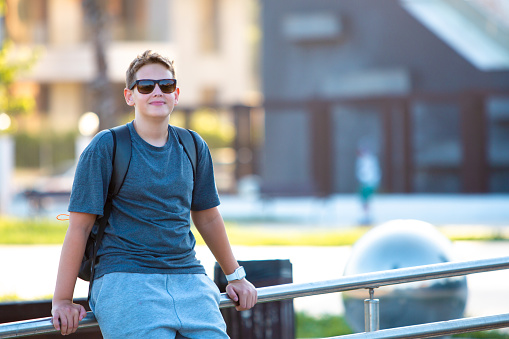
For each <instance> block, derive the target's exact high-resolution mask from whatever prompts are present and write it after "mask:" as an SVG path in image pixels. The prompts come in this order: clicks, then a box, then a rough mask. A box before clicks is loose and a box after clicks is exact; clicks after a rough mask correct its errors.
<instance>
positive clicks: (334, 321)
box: [295, 312, 509, 339]
mask: <svg viewBox="0 0 509 339" xmlns="http://www.w3.org/2000/svg"><path fill="white" fill-rule="evenodd" d="M295 332H296V338H302V339H304V338H326V337H333V336H340V335H345V334H351V333H353V332H352V329H351V328H350V326H348V323H347V322H346V320H345V318H344V317H343V316H339V315H330V314H325V315H321V316H311V315H309V314H307V313H305V312H296V313H295ZM452 337H453V338H486V339H509V334H507V333H504V332H502V331H482V332H470V333H463V334H456V335H453V336H452Z"/></svg>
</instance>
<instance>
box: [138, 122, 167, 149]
mask: <svg viewBox="0 0 509 339" xmlns="http://www.w3.org/2000/svg"><path fill="white" fill-rule="evenodd" d="M133 126H134V129H135V130H136V133H138V135H139V136H140V137H141V138H142V139H143V140H145V141H146V142H148V143H149V144H151V145H152V146H156V147H161V146H164V145H165V144H166V142H167V141H168V121H162V122H161V121H157V122H156V121H146V120H143V119H137V118H135V119H134V120H133Z"/></svg>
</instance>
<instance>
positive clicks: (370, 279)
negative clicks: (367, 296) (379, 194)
mask: <svg viewBox="0 0 509 339" xmlns="http://www.w3.org/2000/svg"><path fill="white" fill-rule="evenodd" d="M502 269H509V257H501V258H491V259H481V260H473V261H463V262H447V263H441V264H431V265H422V266H415V267H408V268H400V269H394V270H388V271H378V272H371V273H364V274H358V275H351V276H344V277H341V278H339V279H334V280H327V281H319V282H310V283H301V284H284V285H276V286H269V287H262V288H258V289H257V291H258V302H260V303H264V302H269V301H277V300H285V299H292V298H298V297H304V296H311V295H318V294H327V293H334V292H343V291H350V290H356V289H363V288H377V287H381V286H387V285H396V284H401V283H408V282H414V281H421V280H430V279H440V278H449V277H455V276H462V275H467V274H473V273H481V272H489V271H496V270H502ZM232 306H234V303H233V301H232V300H230V299H229V298H228V296H227V295H226V293H222V294H221V298H220V303H219V307H220V308H226V307H232ZM470 319H473V318H470ZM479 319H481V318H479ZM96 325H97V321H96V319H95V317H94V315H93V314H92V312H88V313H87V316H86V317H85V318H84V319H83V320H82V321H81V322H80V327H90V326H96ZM502 327H505V326H502ZM384 331H386V330H384ZM48 332H56V330H55V329H54V328H53V325H52V323H51V317H48V318H40V319H33V320H25V321H18V322H13V323H6V324H0V338H14V337H20V336H26V335H35V334H41V333H48ZM378 332H381V331H377V332H370V333H369V335H372V333H378ZM364 335H367V334H366V333H364ZM341 338H348V337H347V336H343V337H341ZM353 338H355V337H353ZM363 338H368V337H363ZM369 338H381V337H369ZM390 338H392V337H390ZM394 338H400V337H394ZM401 338H402V337H401Z"/></svg>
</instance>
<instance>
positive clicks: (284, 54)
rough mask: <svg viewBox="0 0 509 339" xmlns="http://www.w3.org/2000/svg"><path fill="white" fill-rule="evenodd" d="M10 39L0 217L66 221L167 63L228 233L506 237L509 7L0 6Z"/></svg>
mask: <svg viewBox="0 0 509 339" xmlns="http://www.w3.org/2000/svg"><path fill="white" fill-rule="evenodd" d="M0 43H1V49H0V215H14V216H17V217H27V216H34V215H35V216H38V215H50V216H53V215H56V213H57V211H60V212H62V213H64V212H65V208H66V207H67V206H66V202H67V201H68V197H69V192H70V189H71V185H72V178H73V174H74V169H75V165H76V161H77V158H78V157H79V154H80V152H81V151H82V150H83V149H84V147H86V145H87V144H88V142H89V141H90V140H91V138H92V137H93V135H94V134H95V133H97V132H98V131H99V130H102V129H105V128H110V127H113V126H115V125H118V124H122V123H126V122H129V121H131V120H132V119H133V118H134V114H133V110H132V107H130V106H128V105H126V104H125V101H124V97H123V89H124V87H125V84H124V81H125V70H126V69H127V67H128V65H129V63H130V62H131V61H132V59H134V58H135V57H136V55H138V54H140V53H142V52H143V51H145V50H146V49H152V50H155V51H157V52H159V53H161V54H163V55H166V56H168V57H169V58H170V59H173V60H174V61H175V66H176V77H177V79H178V83H179V87H180V89H181V96H180V101H179V105H178V106H177V107H176V109H175V111H174V112H173V113H172V115H171V119H170V123H171V124H174V125H178V126H183V127H187V128H191V129H193V130H196V131H197V132H199V133H200V134H201V135H202V136H203V138H204V139H205V140H206V141H207V143H208V145H209V147H210V149H211V153H212V157H213V161H214V169H215V175H216V182H217V187H218V190H219V192H220V195H221V199H222V201H223V203H222V206H221V208H222V213H223V215H224V216H225V218H226V219H227V220H237V221H238V220H241V221H242V220H243V221H248V222H250V223H251V224H253V223H254V224H256V225H257V226H259V225H260V224H263V226H266V227H267V225H268V227H271V228H273V229H276V228H278V227H277V226H280V228H281V229H283V230H285V231H284V232H286V231H288V232H290V231H289V230H290V228H289V227H288V226H291V227H293V226H294V225H296V224H298V225H300V226H302V227H305V226H309V227H311V228H312V227H315V226H317V225H318V226H320V227H326V228H327V227H329V228H334V227H346V226H352V227H358V226H359V225H368V226H372V225H375V224H377V223H380V222H383V221H388V220H391V219H394V218H416V219H421V220H425V221H428V222H431V223H434V224H438V225H444V224H453V225H457V224H462V225H470V226H472V225H475V226H476V227H477V228H476V230H477V231H479V230H482V231H481V232H484V231H485V230H488V229H489V230H490V232H491V230H493V226H496V232H499V233H498V234H499V235H500V236H502V235H503V234H505V233H507V228H506V226H507V225H509V207H508V206H509V1H506V0H320V1H316V0H277V1H276V0H265V1H263V0H180V1H179V0H109V1H97V0H0ZM48 197H49V198H50V199H48V200H45V199H46V198H48ZM274 221H275V223H271V222H274ZM303 225H304V226H303ZM300 226H299V227H300ZM285 227H286V228H285ZM458 230H459V231H458ZM461 230H462V229H460V228H456V229H455V231H454V232H455V234H460V233H461ZM504 232H505V233H504ZM498 246H499V247H497V251H498V252H497V254H502V253H503V252H504V251H506V247H500V246H501V245H500V244H499V245H498ZM244 250H245V249H244ZM329 250H330V249H329ZM343 250H344V249H342V250H341V251H340V252H323V253H322V252H320V253H322V254H323V255H332V256H338V257H339V256H341V255H343V254H344V252H342V251H343ZM242 251H243V250H240V252H241V253H242ZM292 251H295V257H296V258H300V259H295V260H296V262H297V263H298V262H299V260H301V259H302V260H304V258H301V257H303V256H306V255H305V254H304V253H302V251H301V250H299V249H295V248H294V249H292V250H288V253H293V252H292ZM461 251H462V252H461ZM461 251H460V252H461V253H463V258H468V259H471V258H475V257H477V254H476V253H478V252H476V251H471V250H470V247H468V249H463V248H462V249H461ZM477 251H479V250H478V249H477ZM249 253H250V254H249V255H246V256H250V255H254V254H253V253H254V252H253V253H251V252H249ZM494 254H495V253H494ZM256 255H257V256H258V257H257V258H258V259H260V258H261V259H269V258H271V256H272V257H275V256H277V255H278V254H276V252H272V250H269V249H265V252H263V253H260V252H257V253H256ZM299 255H300V256H301V257H299ZM241 256H242V255H241ZM460 256H461V255H460ZM345 260H346V258H344V257H342V259H341V260H339V261H340V262H341V264H338V267H343V266H342V265H344V263H345ZM205 261H206V260H205ZM306 267H307V269H308V270H309V269H312V265H310V266H306ZM295 268H296V271H295V273H296V274H295V280H299V279H301V278H302V277H304V279H309V278H310V275H309V274H308V275H307V276H306V272H304V271H303V270H302V271H299V270H300V268H298V265H297V264H296V265H295ZM338 270H339V269H338ZM335 272H336V271H333V272H331V274H335ZM339 274H340V273H339ZM336 276H337V274H336ZM326 278H332V276H326ZM478 299H482V297H478ZM316 304H317V303H316V302H315V305H316ZM493 310H494V309H493ZM332 312H342V311H341V310H340V311H338V310H337V309H336V308H333V309H332Z"/></svg>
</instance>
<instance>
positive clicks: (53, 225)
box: [0, 218, 68, 245]
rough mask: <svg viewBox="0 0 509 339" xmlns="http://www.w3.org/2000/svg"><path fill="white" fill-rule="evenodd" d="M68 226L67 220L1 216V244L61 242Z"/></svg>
mask: <svg viewBox="0 0 509 339" xmlns="http://www.w3.org/2000/svg"><path fill="white" fill-rule="evenodd" d="M67 226H68V223H67V222H65V221H58V220H54V221H53V220H46V219H28V218H27V219H14V218H0V244H2V245H48V244H61V243H62V242H63V241H64V237H65V232H66V230H67Z"/></svg>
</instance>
